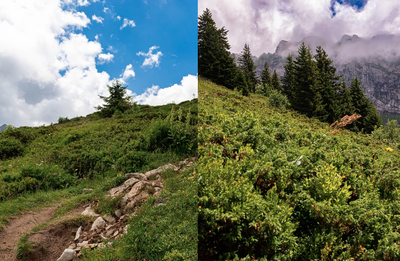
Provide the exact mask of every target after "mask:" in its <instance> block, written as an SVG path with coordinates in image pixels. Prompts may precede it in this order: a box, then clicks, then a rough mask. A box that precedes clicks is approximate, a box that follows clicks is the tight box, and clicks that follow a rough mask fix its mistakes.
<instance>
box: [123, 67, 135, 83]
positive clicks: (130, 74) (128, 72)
mask: <svg viewBox="0 0 400 261" xmlns="http://www.w3.org/2000/svg"><path fill="white" fill-rule="evenodd" d="M131 77H132V78H133V77H135V72H134V71H133V69H132V64H128V65H127V66H126V68H125V71H124V73H123V74H122V79H123V80H124V81H126V80H128V79H129V78H131Z"/></svg>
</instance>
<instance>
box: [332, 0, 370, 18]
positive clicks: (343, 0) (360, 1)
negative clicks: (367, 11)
mask: <svg viewBox="0 0 400 261" xmlns="http://www.w3.org/2000/svg"><path fill="white" fill-rule="evenodd" d="M331 2H332V4H331V10H332V15H333V16H335V15H336V12H335V9H334V4H335V3H338V4H340V5H348V6H352V7H353V8H355V9H357V10H358V11H361V10H362V8H363V7H364V6H365V4H366V3H367V2H368V0H332V1H331Z"/></svg>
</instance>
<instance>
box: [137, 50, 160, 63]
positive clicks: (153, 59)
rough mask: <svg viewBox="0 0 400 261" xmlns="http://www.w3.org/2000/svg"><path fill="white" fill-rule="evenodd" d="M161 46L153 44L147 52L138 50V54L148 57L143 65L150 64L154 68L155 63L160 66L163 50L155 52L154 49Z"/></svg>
mask: <svg viewBox="0 0 400 261" xmlns="http://www.w3.org/2000/svg"><path fill="white" fill-rule="evenodd" d="M158 48H160V47H159V46H152V47H150V48H149V51H148V52H147V53H144V52H138V53H137V54H136V55H139V56H144V57H146V58H145V59H144V61H143V64H142V67H145V66H149V67H150V68H152V67H153V66H154V65H155V66H156V67H158V66H159V65H160V58H161V56H162V55H163V54H162V52H160V51H158V52H157V53H155V54H153V51H154V50H156V49H158Z"/></svg>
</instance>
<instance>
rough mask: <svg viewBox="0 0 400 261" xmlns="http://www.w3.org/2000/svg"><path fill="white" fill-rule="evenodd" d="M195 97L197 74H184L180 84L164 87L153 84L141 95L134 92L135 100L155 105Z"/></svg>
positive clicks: (178, 101)
mask: <svg viewBox="0 0 400 261" xmlns="http://www.w3.org/2000/svg"><path fill="white" fill-rule="evenodd" d="M194 98H197V76H194V75H190V74H189V75H187V76H184V77H183V78H182V81H181V83H180V84H174V85H173V86H171V87H167V88H163V89H160V87H159V86H155V85H153V86H152V87H151V88H148V89H147V90H146V91H145V92H144V93H143V94H141V95H136V94H133V100H135V101H137V102H138V103H140V104H148V105H153V106H156V105H164V104H168V103H180V102H183V101H187V100H191V99H194Z"/></svg>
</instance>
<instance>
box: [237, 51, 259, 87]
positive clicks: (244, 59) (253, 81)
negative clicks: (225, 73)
mask: <svg viewBox="0 0 400 261" xmlns="http://www.w3.org/2000/svg"><path fill="white" fill-rule="evenodd" d="M238 63H239V67H240V69H242V72H243V74H244V77H245V79H246V82H247V85H248V86H249V91H250V92H252V93H255V91H256V85H257V82H258V80H257V77H256V66H255V64H254V61H253V58H251V52H250V47H249V45H248V44H245V45H244V48H243V51H242V53H241V55H240V57H239V58H238Z"/></svg>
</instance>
